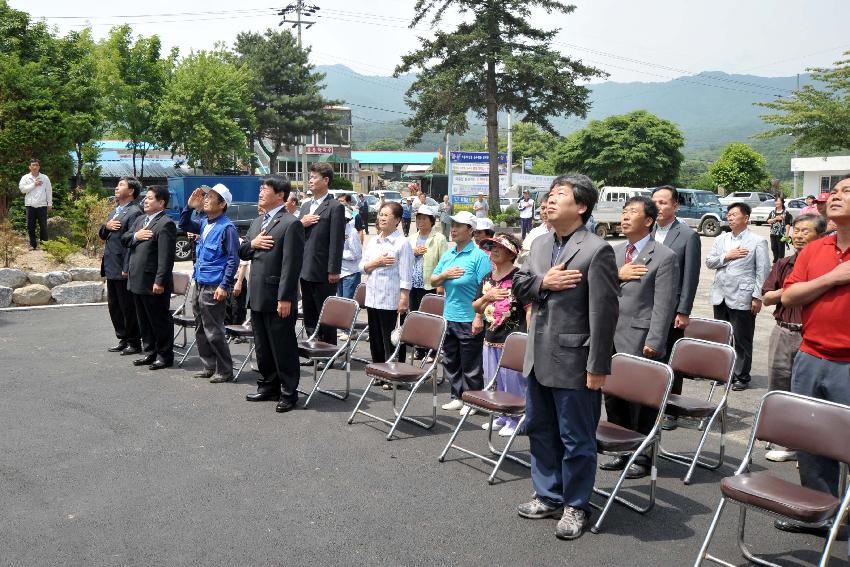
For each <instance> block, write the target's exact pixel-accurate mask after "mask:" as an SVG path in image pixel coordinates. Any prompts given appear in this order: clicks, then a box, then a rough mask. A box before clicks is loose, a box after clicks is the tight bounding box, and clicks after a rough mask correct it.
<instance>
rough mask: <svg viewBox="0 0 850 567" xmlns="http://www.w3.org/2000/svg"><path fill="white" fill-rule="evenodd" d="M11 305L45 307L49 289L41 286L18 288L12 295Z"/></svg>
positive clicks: (48, 300)
mask: <svg viewBox="0 0 850 567" xmlns="http://www.w3.org/2000/svg"><path fill="white" fill-rule="evenodd" d="M66 285H67V284H66ZM12 303H14V304H15V305H47V304H48V303H50V288H48V287H47V286H46V285H41V284H31V285H25V286H24V287H19V288H18V289H16V290H15V291H14V292H13V293H12Z"/></svg>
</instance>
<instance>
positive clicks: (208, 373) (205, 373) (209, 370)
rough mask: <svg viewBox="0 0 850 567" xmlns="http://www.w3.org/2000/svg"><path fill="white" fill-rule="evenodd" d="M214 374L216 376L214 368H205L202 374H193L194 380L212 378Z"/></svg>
mask: <svg viewBox="0 0 850 567" xmlns="http://www.w3.org/2000/svg"><path fill="white" fill-rule="evenodd" d="M213 374H215V370H213V369H212V368H204V369H203V370H201V371H200V372H195V373H194V374H192V378H212V376H213Z"/></svg>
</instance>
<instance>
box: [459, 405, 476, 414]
mask: <svg viewBox="0 0 850 567" xmlns="http://www.w3.org/2000/svg"><path fill="white" fill-rule="evenodd" d="M476 413H478V412H477V411H475V410H474V409H472V408H471V407H469V406H463V407H462V408H461V409H460V415H466V414H469V415H475V414H476Z"/></svg>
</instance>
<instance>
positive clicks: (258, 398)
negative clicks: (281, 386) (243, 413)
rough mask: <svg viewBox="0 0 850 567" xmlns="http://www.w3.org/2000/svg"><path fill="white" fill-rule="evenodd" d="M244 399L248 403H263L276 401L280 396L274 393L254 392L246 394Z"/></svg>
mask: <svg viewBox="0 0 850 567" xmlns="http://www.w3.org/2000/svg"><path fill="white" fill-rule="evenodd" d="M245 399H246V400H247V401H249V402H265V401H266V400H274V401H277V400H279V399H280V394H278V393H276V392H254V393H252V394H246V395H245Z"/></svg>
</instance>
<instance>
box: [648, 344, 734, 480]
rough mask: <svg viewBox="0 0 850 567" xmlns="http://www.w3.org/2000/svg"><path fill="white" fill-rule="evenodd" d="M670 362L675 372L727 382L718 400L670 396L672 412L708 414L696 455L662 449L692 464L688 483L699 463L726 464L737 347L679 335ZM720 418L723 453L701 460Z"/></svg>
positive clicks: (688, 415)
mask: <svg viewBox="0 0 850 567" xmlns="http://www.w3.org/2000/svg"><path fill="white" fill-rule="evenodd" d="M670 366H671V367H672V368H673V372H675V373H676V374H677V375H679V376H682V377H683V378H690V379H692V380H698V379H704V380H711V381H714V382H717V383H719V384H722V385H723V396H722V397H721V398H720V400H719V401H717V402H713V401H711V400H702V399H698V398H692V397H688V396H685V395H682V394H670V396H669V398H668V400H667V413H668V414H672V415H677V416H679V417H684V418H688V419H696V420H704V419H705V418H708V422H707V423H706V426H705V430H704V431H703V434H702V437H701V438H700V441H699V445H697V449H696V452H695V453H694V455H693V456H687V455H683V454H680V453H673V452H671V451H666V450H664V448H663V447H662V448H661V450H660V453H659V456H660V457H661V458H663V459H667V460H670V461H675V462H678V463H681V464H684V465H688V472H687V473H686V474H685V478H684V479H683V480H684V482H685V484H690V483H691V477H692V476H693V474H694V469H695V468H696V466H697V465H699V466H701V467H703V468H706V469H709V470H717V469H719V468H720V467H721V465H722V464H723V459H724V456H725V453H726V408H727V404H728V400H729V391H730V389H731V386H732V372H733V370H734V368H735V349H733V348H732V347H731V346H730V345H728V344H720V343H715V342H709V341H704V340H701V339H687V338H683V339H679V340H678V341H676V344H675V345H673V353H672V354H671V356H670ZM718 420H719V421H720V453H719V455H718V458H717V461H716V462H711V461H704V460H700V454H701V453H702V450H703V448H704V447H705V442H706V440H707V439H708V434H709V433H710V432H711V427H712V425H714V422H715V421H718Z"/></svg>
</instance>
